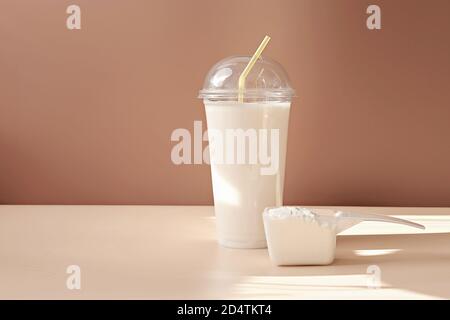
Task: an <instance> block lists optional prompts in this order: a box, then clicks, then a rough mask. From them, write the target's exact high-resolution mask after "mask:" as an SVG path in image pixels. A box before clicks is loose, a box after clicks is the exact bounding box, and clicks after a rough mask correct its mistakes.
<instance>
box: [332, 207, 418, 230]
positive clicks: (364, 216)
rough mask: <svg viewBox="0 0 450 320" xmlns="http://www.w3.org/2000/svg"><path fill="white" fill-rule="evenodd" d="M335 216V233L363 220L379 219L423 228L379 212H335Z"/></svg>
mask: <svg viewBox="0 0 450 320" xmlns="http://www.w3.org/2000/svg"><path fill="white" fill-rule="evenodd" d="M336 218H337V219H338V223H337V229H338V230H337V233H340V232H342V231H344V230H346V229H348V228H350V227H352V226H354V225H356V224H358V223H360V222H363V221H379V222H389V223H397V224H403V225H405V226H410V227H413V228H418V229H422V230H424V229H425V226H423V225H421V224H418V223H415V222H412V221H409V220H405V219H400V218H394V217H390V216H384V215H380V214H373V213H354V212H342V211H340V212H337V213H336Z"/></svg>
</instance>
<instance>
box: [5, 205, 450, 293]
mask: <svg viewBox="0 0 450 320" xmlns="http://www.w3.org/2000/svg"><path fill="white" fill-rule="evenodd" d="M336 208H339V209H351V210H353V211H361V212H373V213H381V214H388V215H396V216H400V217H406V218H410V219H412V220H413V221H415V222H418V223H422V224H424V225H425V226H426V227H427V229H426V230H425V231H421V230H415V229H410V228H408V227H404V226H398V225H393V224H392V225H391V224H389V225H388V224H380V223H375V222H364V223H362V224H360V225H358V226H356V227H353V228H352V229H349V230H347V231H346V233H345V234H344V235H342V236H339V237H338V240H337V252H336V260H335V262H334V263H333V264H332V265H329V266H307V267H300V266H299V267H276V266H274V265H272V264H271V262H270V259H269V256H268V254H267V250H266V249H257V250H242V249H241V250H233V249H227V248H222V247H220V246H218V244H217V243H216V240H215V219H214V210H213V207H209V206H9V205H1V206H0V237H1V238H0V298H2V299H397V298H398V299H430V298H450V208H374V207H351V208H345V207H336ZM70 265H77V266H79V267H80V270H81V289H80V290H69V289H68V288H67V286H66V281H67V278H68V277H69V274H67V273H66V271H67V268H68V266H70ZM369 266H375V267H371V268H375V269H376V270H379V271H380V273H379V275H380V277H379V279H380V280H381V281H380V287H379V288H373V287H372V286H370V284H373V282H370V281H371V279H374V278H373V277H374V276H373V275H371V274H368V267H369Z"/></svg>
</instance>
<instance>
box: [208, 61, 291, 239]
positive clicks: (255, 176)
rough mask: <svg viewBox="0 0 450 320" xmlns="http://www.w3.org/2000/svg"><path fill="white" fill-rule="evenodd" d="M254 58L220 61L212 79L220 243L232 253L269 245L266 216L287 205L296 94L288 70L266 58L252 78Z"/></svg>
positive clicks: (212, 159) (214, 174) (210, 131)
mask: <svg viewBox="0 0 450 320" xmlns="http://www.w3.org/2000/svg"><path fill="white" fill-rule="evenodd" d="M249 61H250V57H248V56H233V57H230V58H227V59H224V60H222V61H220V62H218V63H217V64H216V65H215V66H213V67H212V68H211V70H210V71H209V73H208V75H207V76H206V79H205V83H204V87H203V89H202V90H201V91H200V95H199V97H200V98H202V99H203V102H204V105H205V111H206V120H207V126H208V139H209V151H210V162H211V176H212V187H213V195H214V211H215V215H216V226H217V235H218V241H219V243H220V244H221V245H223V246H226V247H231V248H265V247H266V246H267V243H266V239H265V234H264V225H263V219H262V215H263V211H264V209H265V208H266V207H273V206H281V205H282V203H283V188H284V170H285V162H286V144H287V136H288V122H289V111H290V106H291V98H292V96H293V94H294V91H293V89H292V88H291V87H290V85H289V79H288V77H287V74H286V73H285V71H284V69H283V68H282V67H281V66H280V65H279V64H278V63H277V62H275V61H273V60H270V59H267V58H264V57H260V58H259V59H258V60H257V62H256V63H255V64H254V66H253V68H252V69H251V71H250V73H248V75H247V78H246V80H245V81H246V85H245V91H242V90H240V89H239V84H238V82H239V76H240V75H241V74H242V72H243V70H244V69H245V67H246V66H247V65H248V63H249Z"/></svg>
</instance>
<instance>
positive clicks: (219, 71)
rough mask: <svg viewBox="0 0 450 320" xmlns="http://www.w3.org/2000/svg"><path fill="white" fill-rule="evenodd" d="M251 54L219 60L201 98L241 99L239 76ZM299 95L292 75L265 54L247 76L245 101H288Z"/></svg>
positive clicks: (212, 69) (208, 76)
mask: <svg viewBox="0 0 450 320" xmlns="http://www.w3.org/2000/svg"><path fill="white" fill-rule="evenodd" d="M250 59H251V57H250V56H232V57H228V58H226V59H223V60H221V61H219V62H218V63H216V64H215V65H214V66H213V67H212V68H211V69H210V70H209V72H208V74H207V75H206V78H205V82H204V84H203V89H202V90H200V92H199V96H198V97H199V98H203V99H210V100H226V101H229V100H237V98H238V93H239V86H238V83H239V76H240V75H241V73H242V72H243V71H244V69H245V67H246V66H247V64H248V63H249V61H250ZM294 96H295V91H294V89H292V87H291V85H290V80H289V77H288V75H287V73H286V71H285V70H284V69H283V67H282V66H281V65H280V64H279V63H278V62H276V61H274V60H272V59H269V58H266V57H263V56H261V57H260V58H259V59H258V61H257V62H256V63H255V65H254V66H253V68H252V69H251V71H250V73H249V74H248V76H247V79H246V82H245V90H244V101H252V100H256V101H258V100H262V101H267V100H268V101H286V100H291V98H292V97H294Z"/></svg>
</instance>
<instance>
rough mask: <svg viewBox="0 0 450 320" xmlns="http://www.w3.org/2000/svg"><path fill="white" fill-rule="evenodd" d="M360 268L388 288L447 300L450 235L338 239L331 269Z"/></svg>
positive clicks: (349, 237)
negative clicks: (372, 268) (375, 270)
mask: <svg viewBox="0 0 450 320" xmlns="http://www.w3.org/2000/svg"><path fill="white" fill-rule="evenodd" d="M361 265H365V266H369V265H376V266H378V267H379V268H380V270H381V281H382V282H383V283H387V284H388V285H389V286H391V287H394V288H398V289H404V290H408V291H413V292H416V293H421V294H426V295H430V296H435V297H441V298H450V233H430V234H403V235H355V236H343V237H338V240H337V252H336V260H335V262H334V266H336V267H341V266H345V267H351V266H361Z"/></svg>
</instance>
